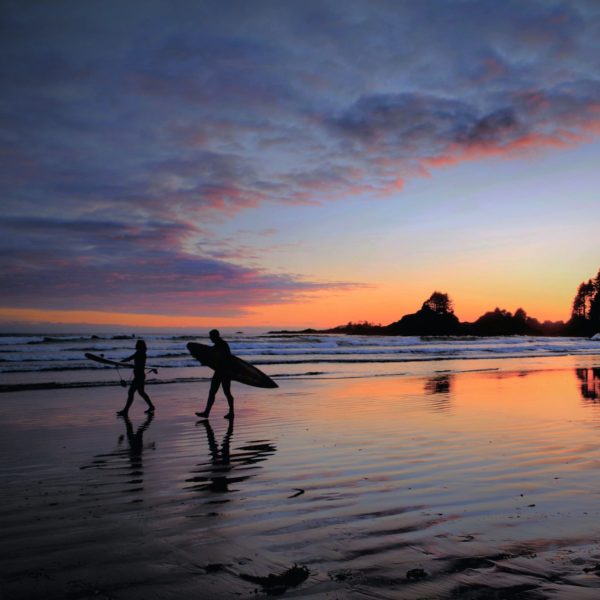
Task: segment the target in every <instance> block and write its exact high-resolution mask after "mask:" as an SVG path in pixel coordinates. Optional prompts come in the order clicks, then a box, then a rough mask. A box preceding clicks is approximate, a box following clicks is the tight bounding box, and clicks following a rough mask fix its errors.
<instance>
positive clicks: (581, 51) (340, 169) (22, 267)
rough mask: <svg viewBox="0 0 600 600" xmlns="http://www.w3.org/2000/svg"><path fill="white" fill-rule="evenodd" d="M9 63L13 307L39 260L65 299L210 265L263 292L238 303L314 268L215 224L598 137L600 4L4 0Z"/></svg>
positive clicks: (210, 274)
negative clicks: (255, 246)
mask: <svg viewBox="0 0 600 600" xmlns="http://www.w3.org/2000/svg"><path fill="white" fill-rule="evenodd" d="M0 79H1V81H2V90H3V91H2V94H1V96H0V125H1V127H0V197H1V198H2V208H3V215H4V218H5V231H12V232H16V231H17V230H18V232H19V235H18V236H17V235H13V236H8V237H6V236H5V239H4V240H3V245H2V247H3V248H4V249H5V251H6V252H8V251H10V252H9V254H5V256H6V257H8V258H7V259H6V260H8V261H9V262H8V263H7V265H8V266H9V267H10V268H9V269H8V272H9V273H11V274H12V275H11V277H10V279H7V278H6V277H5V279H4V281H3V282H2V283H3V284H4V286H5V289H7V290H10V294H9V295H6V296H5V298H6V300H5V302H4V303H6V302H10V303H14V302H20V301H21V300H19V299H21V298H24V297H26V296H27V294H26V293H25V290H29V289H30V287H28V286H29V285H30V283H31V281H33V278H35V277H38V276H39V277H46V279H45V284H46V285H47V286H48V290H49V298H55V299H54V300H52V302H53V303H56V302H58V299H59V296H60V294H61V293H63V292H64V290H65V289H69V297H70V298H72V302H73V304H77V305H78V306H80V307H82V306H84V307H85V306H97V305H98V301H97V299H96V296H98V297H101V296H102V294H103V292H102V289H101V287H100V286H99V285H98V286H96V287H94V290H95V292H94V294H89V295H87V296H86V295H85V294H83V293H82V292H81V290H82V289H83V288H85V287H86V286H92V287H93V286H94V285H95V284H94V282H103V285H104V286H105V289H106V290H109V295H110V297H111V298H118V297H119V293H120V292H119V290H122V291H123V294H124V296H123V297H124V298H125V297H126V298H127V299H128V300H127V301H128V302H131V308H132V310H133V309H135V310H138V309H140V310H141V309H142V308H143V304H144V302H146V300H145V299H144V300H140V301H139V302H140V304H139V305H136V300H135V293H136V292H135V290H137V291H138V292H139V293H140V294H141V295H144V294H147V295H150V294H151V293H152V289H155V290H160V294H165V298H166V295H167V290H166V287H169V286H170V289H172V290H173V292H174V293H175V292H177V293H180V292H181V293H186V294H187V293H189V294H193V293H195V292H194V289H195V290H196V291H198V290H200V289H202V290H205V289H208V288H206V285H207V284H206V281H207V280H208V281H220V283H219V285H220V286H221V288H220V289H223V290H227V289H229V288H228V287H227V286H228V285H231V286H232V288H231V290H238V291H239V290H241V289H248V290H254V291H252V292H251V293H250V292H249V294H248V295H247V296H244V299H243V300H241V299H240V298H241V296H242V295H243V294H241V293H240V295H239V296H238V297H237V298H234V296H235V294H233V293H232V294H230V297H231V298H234V299H232V300H230V301H229V302H230V303H231V304H232V305H234V304H236V303H238V304H239V306H241V305H243V304H244V303H246V302H252V301H254V300H255V299H258V300H257V301H259V302H261V301H267V299H271V300H272V299H274V298H278V299H281V298H290V297H292V295H293V294H294V293H296V292H299V293H301V292H302V291H303V290H305V289H306V286H309V287H310V285H313V284H306V283H301V282H300V281H299V280H298V279H297V278H295V277H294V276H292V275H288V276H271V275H269V274H266V273H262V272H259V271H253V270H252V269H248V267H241V266H239V265H236V264H233V263H227V262H226V261H225V260H220V261H219V260H215V259H214V258H211V255H212V256H215V255H216V254H218V253H219V252H220V250H219V248H215V247H214V241H215V236H216V237H218V236H217V235H216V232H217V229H216V225H215V223H216V222H217V220H218V219H221V220H222V219H223V218H227V217H228V216H231V215H234V214H236V213H238V212H240V211H243V210H248V209H251V208H253V207H256V206H259V205H262V204H269V203H273V204H275V203H277V204H298V203H317V202H325V201H327V200H329V199H333V198H335V199H340V198H344V197H346V196H349V195H353V194H366V195H369V194H375V195H377V194H389V193H392V192H397V191H398V190H399V189H401V186H402V182H403V180H405V179H407V178H410V177H414V176H417V175H418V174H423V173H424V172H426V171H427V170H429V169H431V168H432V167H435V166H437V165H442V164H452V163H455V162H458V161H460V160H471V159H476V158H480V157H485V156H488V155H490V154H500V155H502V154H509V153H513V152H518V151H520V150H522V149H524V148H527V149H529V150H531V149H536V148H542V147H544V146H560V145H565V144H573V143H578V142H580V141H582V140H584V139H589V137H590V136H592V135H595V134H597V133H598V131H600V6H599V5H598V3H597V2H594V1H589V2H587V1H584V0H581V1H576V0H574V1H570V2H560V1H556V2H548V1H545V0H539V1H534V0H532V1H529V2H521V1H516V0H515V1H511V0H507V1H505V2H497V1H492V0H488V1H486V0H483V1H479V0H477V1H476V0H464V1H459V2H456V1H443V0H435V1H434V0H422V1H419V2H397V1H391V0H390V1H386V0H379V1H376V2H370V1H366V0H364V1H363V0H360V1H359V0H348V1H343V2H342V1H334V0H330V1H321V0H319V1H316V0H315V1H307V2H293V1H286V0H284V1H267V0H264V1H261V2H258V3H256V2H245V1H233V0H231V1H226V2H223V1H219V2H217V1H203V2H191V1H184V0H180V1H177V0H175V1H173V2H166V1H158V0H149V1H148V2H144V3H142V4H140V3H134V2H116V1H109V2H98V1H89V2H74V1H61V2H52V3H41V2H40V3H34V2H20V1H13V2H4V3H3V10H2V11H1V14H0ZM398 201H400V202H401V201H402V199H401V197H399V199H398ZM61 223H62V225H61ZM111 223H112V225H111ZM52 224H53V225H52ZM209 232H210V243H211V247H210V249H207V250H205V251H203V246H207V245H208V239H209V238H208V234H209ZM86 236H90V238H91V240H92V241H91V243H89V244H88V246H86V239H85V238H86ZM119 236H121V238H125V239H127V240H129V241H128V242H127V243H125V242H123V243H122V244H120V243H118V242H116V241H115V239H121V238H120V237H119ZM149 238H151V239H154V240H155V244H154V245H153V244H150V243H148V242H147V239H149ZM191 238H194V240H195V241H194V244H193V248H194V252H195V254H194V255H193V256H192V255H191V254H190V247H192V246H190V245H189V242H190V239H191ZM42 240H43V243H44V245H43V247H42V245H41V244H42ZM203 240H205V242H206V243H205V244H203V243H202V242H203ZM88 241H89V240H88ZM36 244H37V246H36ZM86 248H88V249H89V250H86ZM147 253H149V254H147ZM118 254H121V255H122V257H123V263H118V264H114V265H113V266H112V271H111V266H110V263H109V262H106V264H104V263H103V266H102V270H96V271H94V269H99V268H100V267H98V264H99V263H102V261H104V260H105V259H106V257H107V256H115V255H118ZM226 254H228V255H230V256H233V255H235V254H236V253H235V251H234V249H232V248H228V250H227V252H226ZM148 256H151V257H152V260H148V261H147V262H144V258H145V257H148ZM128 257H129V258H131V264H132V265H135V267H134V266H131V267H128V266H127V258H128ZM94 261H96V262H94ZM90 265H91V266H90ZM17 267H18V268H17ZM61 269H68V270H69V271H70V273H71V277H70V279H68V280H63V279H64V277H63V276H62V275H61V274H60V270H61ZM86 269H87V270H86ZM136 269H137V270H136ZM165 271H166V272H169V273H173V274H177V277H178V278H180V279H181V280H182V281H183V282H185V284H182V285H183V287H184V288H185V289H180V288H179V287H178V284H177V282H176V281H174V280H173V277H169V278H166V277H165V276H164V273H165ZM192 272H193V274H192ZM43 273H51V274H52V276H51V277H50V276H48V277H47V276H46V275H44V274H43ZM91 273H94V275H91ZM111 273H114V277H112V278H111ZM123 273H127V274H128V275H127V276H125V277H124V276H123ZM136 273H139V281H140V282H143V284H142V283H140V286H141V287H139V288H137V287H136V286H135V285H134V281H133V280H134V279H135V277H136ZM203 273H204V274H206V277H203ZM215 273H220V274H221V275H223V277H221V278H220V279H219V277H218V276H217V275H216V274H215ZM77 279H78V280H80V281H81V282H82V283H81V285H80V286H79V287H77V285H76V281H75V280H77ZM226 280H227V281H226ZM193 281H196V285H197V287H196V288H194V286H193V285H192V282H193ZM248 281H250V282H253V283H252V285H249V286H248V287H244V285H246V282H248ZM83 282H85V285H84V283H83ZM161 282H168V286H166V284H165V285H163V283H161ZM237 283H239V284H240V285H241V286H242V287H241V288H236V287H235V286H236V284H237ZM153 286H154V288H153ZM327 287H328V286H327V284H324V289H327ZM261 289H265V290H271V292H269V293H267V294H266V295H261V292H260V291H259V290H261ZM52 290H54V291H52ZM61 290H62V291H61ZM78 290H79V291H78ZM277 290H279V291H280V293H279V292H278V291H277ZM214 293H215V294H216V284H215V290H214ZM105 295H107V294H105ZM63 296H64V298H66V297H67V296H66V294H63ZM206 297H208V295H206ZM271 300H269V301H271ZM111 301H112V300H111ZM62 302H63V304H64V305H67V304H68V302H67V301H66V300H63V301H62ZM161 302H163V305H164V306H165V307H166V306H168V302H167V301H166V300H165V299H164V298H162V297H161ZM39 305H40V306H42V305H43V302H42V300H39ZM192 306H193V305H192V303H190V304H189V307H190V310H193V308H192Z"/></svg>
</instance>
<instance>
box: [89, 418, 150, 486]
mask: <svg viewBox="0 0 600 600" xmlns="http://www.w3.org/2000/svg"><path fill="white" fill-rule="evenodd" d="M153 419H154V415H153V414H152V413H148V415H147V416H146V420H145V421H144V422H143V423H142V424H141V425H140V426H139V427H138V428H137V429H134V428H133V425H132V423H131V421H130V419H129V417H128V416H127V415H123V420H124V421H125V435H122V434H121V435H120V436H119V440H118V445H119V448H118V449H117V450H114V451H113V452H108V453H105V454H96V456H94V460H93V461H92V462H91V464H89V465H84V466H83V467H81V469H82V470H85V469H98V470H101V471H104V470H105V471H107V473H108V474H109V476H110V475H113V476H114V475H118V476H119V478H120V477H122V476H123V474H124V473H123V469H121V468H119V469H115V468H114V463H115V462H117V463H119V462H121V461H122V460H123V459H127V460H128V461H129V472H128V473H127V474H126V477H127V478H128V480H127V483H128V484H133V485H135V486H136V487H134V488H130V489H128V490H126V491H128V492H138V491H141V490H142V489H143V486H142V483H143V481H144V480H143V474H144V472H143V462H142V456H143V453H144V450H146V449H148V448H151V449H153V450H154V449H155V448H156V445H155V443H154V442H152V443H150V444H147V445H144V433H145V432H146V431H147V430H148V428H149V427H150V424H151V423H152V420H153ZM125 438H127V447H126V448H123V441H124V440H125ZM115 483H116V484H117V485H118V486H119V491H123V490H122V487H121V486H122V482H121V481H118V482H115Z"/></svg>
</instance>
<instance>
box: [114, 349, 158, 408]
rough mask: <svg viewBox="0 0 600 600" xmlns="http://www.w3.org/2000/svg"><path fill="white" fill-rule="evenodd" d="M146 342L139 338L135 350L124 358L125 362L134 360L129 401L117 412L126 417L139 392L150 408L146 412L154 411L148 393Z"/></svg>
mask: <svg viewBox="0 0 600 600" xmlns="http://www.w3.org/2000/svg"><path fill="white" fill-rule="evenodd" d="M146 351H147V348H146V342H145V341H144V340H138V341H137V343H136V345H135V352H134V353H133V354H132V355H131V356H128V357H127V358H124V359H123V362H129V361H130V360H133V381H132V382H131V385H130V386H129V392H128V393H127V403H126V404H125V408H124V409H123V410H120V411H118V412H117V414H118V415H120V416H122V417H125V416H127V414H128V413H129V408H130V406H131V405H132V404H133V395H134V394H135V392H136V391H137V393H138V394H139V395H140V396H141V397H142V398H143V399H144V400H145V401H146V404H147V405H148V409H147V410H146V411H144V412H146V413H148V414H152V413H154V404H152V400H150V396H148V394H146V390H145V389H144V388H145V384H146Z"/></svg>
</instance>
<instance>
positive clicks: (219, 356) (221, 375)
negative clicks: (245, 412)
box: [196, 329, 235, 419]
mask: <svg viewBox="0 0 600 600" xmlns="http://www.w3.org/2000/svg"><path fill="white" fill-rule="evenodd" d="M208 336H209V337H210V339H211V341H212V343H213V344H214V345H213V352H214V358H215V373H214V375H213V377H212V380H211V382H210V391H209V392H208V399H207V401H206V408H205V409H204V410H203V411H202V412H197V413H196V415H197V416H198V417H200V418H201V419H208V415H209V414H210V409H211V408H212V405H213V404H214V402H215V397H216V395H217V391H218V390H219V386H221V387H222V388H223V393H224V394H225V397H226V398H227V404H228V405H229V412H228V413H227V414H226V415H225V418H226V419H233V417H234V414H235V413H234V410H233V396H232V395H231V374H230V372H229V370H230V368H229V362H230V360H231V350H230V349H229V344H228V343H227V342H226V341H225V340H224V339H223V338H222V337H221V334H220V333H219V331H218V330H217V329H212V330H211V331H210V332H209V334H208Z"/></svg>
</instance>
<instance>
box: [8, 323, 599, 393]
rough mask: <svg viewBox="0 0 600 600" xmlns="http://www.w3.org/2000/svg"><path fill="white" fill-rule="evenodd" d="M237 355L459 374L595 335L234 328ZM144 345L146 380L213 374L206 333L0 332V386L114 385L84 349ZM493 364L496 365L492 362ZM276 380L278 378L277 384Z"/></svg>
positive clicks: (591, 351)
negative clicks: (197, 355)
mask: <svg viewBox="0 0 600 600" xmlns="http://www.w3.org/2000/svg"><path fill="white" fill-rule="evenodd" d="M224 337H225V338H226V339H227V341H228V342H229V344H230V346H231V350H232V352H233V353H234V354H236V355H237V356H239V357H240V358H243V359H244V360H246V361H248V362H251V363H253V364H255V365H257V366H258V367H259V368H260V369H262V370H263V371H265V373H267V374H268V375H269V376H271V377H273V378H274V379H275V380H278V381H280V382H281V380H285V379H286V378H290V377H293V378H350V377H372V376H396V375H411V374H415V375H417V374H423V373H424V372H430V373H431V372H447V371H452V372H460V371H463V370H471V371H472V370H474V367H473V364H474V363H473V362H472V361H474V360H476V361H481V362H480V363H478V364H480V367H481V369H485V368H486V366H485V364H486V360H488V359H498V358H507V359H508V358H512V359H534V358H542V357H549V356H569V355H571V356H597V355H598V354H600V340H590V339H582V338H567V337H557V338H550V337H528V336H515V337H490V338H475V337H437V336H423V337H410V336H393V337H383V336H348V335H339V334H295V333H269V332H266V331H265V332H253V333H242V332H237V333H231V334H229V335H224ZM138 338H143V339H144V340H146V343H147V345H148V365H149V366H152V367H156V368H157V369H158V374H156V375H154V374H150V375H149V376H148V383H149V384H164V383H177V382H186V381H203V380H206V379H208V378H210V376H211V371H210V370H209V369H208V368H207V367H203V366H201V365H200V364H199V363H198V362H197V361H196V360H195V359H194V358H192V357H191V356H190V354H189V353H188V351H187V349H186V344H187V343H188V342H189V341H197V342H200V343H205V344H210V340H209V339H208V337H207V335H181V334H172V335H171V334H156V333H153V334H147V335H142V334H140V335H137V336H136V337H132V336H127V335H117V334H115V335H110V334H102V335H91V334H81V335H77V334H52V335H44V334H39V335H34V334H27V335H14V334H10V335H8V334H5V335H0V391H12V390H18V389H51V388H61V387H95V386H110V385H119V384H121V382H122V381H124V382H125V383H127V382H128V381H129V380H130V379H131V371H130V370H129V369H120V370H119V371H117V369H115V368H114V367H108V366H103V365H101V364H99V363H94V362H92V361H90V360H88V359H86V358H85V356H84V354H85V353H86V352H91V353H94V354H98V355H103V356H105V357H106V358H110V359H113V360H121V359H123V358H125V357H126V356H128V355H131V354H132V353H133V352H134V348H135V342H136V339H138ZM495 364H497V363H495ZM280 385H281V383H280Z"/></svg>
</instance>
